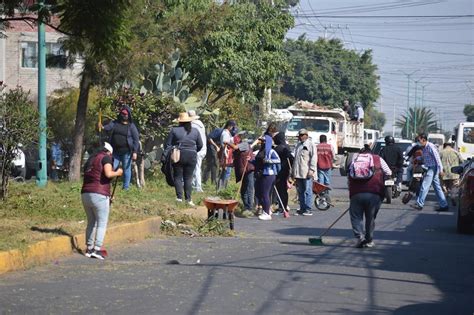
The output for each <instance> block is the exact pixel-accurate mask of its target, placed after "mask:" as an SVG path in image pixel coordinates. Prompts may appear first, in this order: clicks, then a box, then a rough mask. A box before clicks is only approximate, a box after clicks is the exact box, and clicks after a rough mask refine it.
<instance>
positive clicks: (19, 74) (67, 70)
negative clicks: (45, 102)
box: [0, 21, 82, 100]
mask: <svg viewBox="0 0 474 315" xmlns="http://www.w3.org/2000/svg"><path fill="white" fill-rule="evenodd" d="M53 22H54V21H53ZM64 36H65V35H64V34H62V33H59V32H57V31H56V30H54V29H53V28H51V27H49V26H46V90H47V91H46V95H50V94H51V93H52V92H53V91H55V90H57V89H63V88H69V87H78V86H79V81H80V78H79V75H80V73H81V71H82V63H81V62H75V63H74V64H73V65H72V66H71V65H67V64H66V57H67V55H66V54H67V52H65V51H64V50H63V49H62V45H61V39H62V38H64ZM0 81H3V82H4V83H5V84H6V85H7V88H13V87H16V86H18V85H19V86H21V87H22V88H23V89H24V90H25V91H30V93H31V98H32V99H33V100H36V99H37V95H38V29H37V27H36V25H35V24H33V23H31V22H28V23H27V22H25V21H11V22H10V24H9V26H8V27H7V28H6V29H4V30H0Z"/></svg>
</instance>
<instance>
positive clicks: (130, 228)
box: [0, 207, 207, 274]
mask: <svg viewBox="0 0 474 315" xmlns="http://www.w3.org/2000/svg"><path fill="white" fill-rule="evenodd" d="M181 211H182V212H183V213H184V214H187V215H191V216H194V217H197V218H207V209H206V208H205V207H197V208H194V209H183V210H181ZM161 222H162V220H161V217H154V218H149V219H146V220H143V221H139V222H133V223H125V224H120V225H116V226H112V227H109V228H107V232H106V236H105V237H106V242H107V245H113V244H120V243H124V242H129V241H140V240H144V239H146V238H149V237H152V236H156V235H159V234H160V233H161V231H160V226H161ZM85 243H86V242H85V235H84V233H81V234H78V235H74V236H72V237H69V236H57V237H53V238H51V239H48V240H45V241H40V242H38V243H35V244H32V245H30V246H28V247H27V248H26V249H25V250H19V249H12V250H9V251H3V252H1V251H0V274H3V273H6V272H9V271H15V270H25V269H28V268H31V267H34V266H39V265H42V264H47V263H49V262H54V261H55V260H56V259H58V258H60V257H64V256H67V255H71V254H72V253H73V252H74V250H78V249H79V250H81V249H83V248H84V247H85V245H84V244H85Z"/></svg>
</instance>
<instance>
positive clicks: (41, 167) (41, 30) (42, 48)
mask: <svg viewBox="0 0 474 315" xmlns="http://www.w3.org/2000/svg"><path fill="white" fill-rule="evenodd" d="M38 5H39V10H38V112H39V119H40V121H39V141H38V164H37V169H36V185H37V186H39V187H44V186H46V183H47V182H48V175H47V157H46V41H45V25H44V22H43V17H42V16H41V15H40V12H41V10H42V8H43V7H44V0H39V1H38Z"/></svg>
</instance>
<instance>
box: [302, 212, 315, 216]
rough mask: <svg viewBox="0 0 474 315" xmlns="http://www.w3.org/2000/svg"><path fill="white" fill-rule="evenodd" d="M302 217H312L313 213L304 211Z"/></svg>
mask: <svg viewBox="0 0 474 315" xmlns="http://www.w3.org/2000/svg"><path fill="white" fill-rule="evenodd" d="M302 215H304V216H307V217H308V216H312V215H313V211H311V210H306V211H304V212H303V213H302Z"/></svg>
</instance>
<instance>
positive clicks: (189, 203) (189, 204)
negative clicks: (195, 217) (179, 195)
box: [186, 200, 196, 207]
mask: <svg viewBox="0 0 474 315" xmlns="http://www.w3.org/2000/svg"><path fill="white" fill-rule="evenodd" d="M186 203H187V204H188V206H190V207H196V205H195V204H194V202H193V201H192V200H189V201H186Z"/></svg>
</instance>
